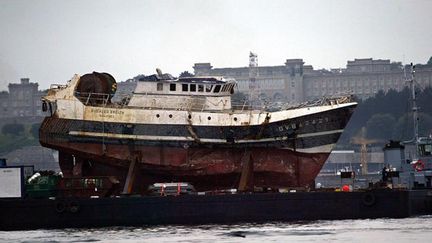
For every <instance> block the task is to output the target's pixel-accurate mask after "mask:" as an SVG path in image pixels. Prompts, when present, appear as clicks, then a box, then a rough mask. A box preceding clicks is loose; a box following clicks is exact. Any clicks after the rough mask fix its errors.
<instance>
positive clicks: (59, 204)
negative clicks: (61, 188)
mask: <svg viewBox="0 0 432 243" xmlns="http://www.w3.org/2000/svg"><path fill="white" fill-rule="evenodd" d="M65 210H66V204H65V202H64V201H57V202H56V203H55V211H56V212H57V213H63V212H64V211H65Z"/></svg>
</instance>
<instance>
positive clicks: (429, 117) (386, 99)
mask: <svg viewBox="0 0 432 243" xmlns="http://www.w3.org/2000/svg"><path fill="white" fill-rule="evenodd" d="M431 100H432V88H430V87H428V88H425V89H424V90H423V91H420V90H418V91H417V106H418V107H419V108H420V112H421V113H420V114H419V121H420V122H419V123H420V124H419V135H420V136H428V135H429V134H431V133H432V106H431V105H430V102H431ZM358 103H359V104H358V106H357V109H356V111H355V112H354V114H353V116H352V117H351V120H350V122H349V123H348V125H347V126H346V128H345V131H344V133H343V134H342V136H341V138H340V139H339V142H338V145H337V147H338V148H339V149H350V148H352V147H351V145H349V144H350V139H351V137H354V136H356V134H358V133H359V132H360V130H361V128H362V127H366V128H367V137H368V138H376V139H381V140H383V141H386V140H389V139H395V140H409V139H412V136H413V130H414V128H413V121H412V111H411V106H412V104H411V98H410V90H409V89H408V88H405V89H404V90H402V91H400V92H397V91H395V90H389V91H388V92H387V93H384V92H382V91H379V92H378V93H377V95H376V96H375V97H373V98H369V99H367V100H365V101H359V102H358Z"/></svg>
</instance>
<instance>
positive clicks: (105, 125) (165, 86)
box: [40, 70, 357, 193]
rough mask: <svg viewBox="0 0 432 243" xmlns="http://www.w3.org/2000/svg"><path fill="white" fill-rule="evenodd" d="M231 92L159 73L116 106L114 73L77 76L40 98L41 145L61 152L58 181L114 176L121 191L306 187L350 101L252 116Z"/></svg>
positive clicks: (211, 81) (229, 82)
mask: <svg viewBox="0 0 432 243" xmlns="http://www.w3.org/2000/svg"><path fill="white" fill-rule="evenodd" d="M235 84H236V82H235V80H233V79H229V78H222V77H187V78H173V77H172V76H171V75H169V74H162V72H160V70H158V74H155V75H151V76H146V77H145V78H143V79H141V80H140V81H139V82H138V83H137V87H136V89H135V91H134V92H133V94H131V96H130V97H129V98H128V99H124V100H122V102H121V103H114V102H111V98H112V97H113V95H114V93H115V90H116V82H115V80H114V78H113V77H112V76H111V75H109V74H107V73H96V72H94V73H90V74H86V75H83V76H81V77H80V76H78V75H75V76H74V77H73V78H72V79H71V80H70V81H69V82H68V83H67V84H66V85H52V86H51V88H50V89H49V91H48V94H47V95H46V96H45V97H43V98H42V102H43V103H42V104H43V106H42V107H43V109H44V110H45V111H47V113H48V115H47V117H46V118H45V119H44V121H43V123H42V125H41V128H40V143H41V144H42V145H43V146H45V147H49V148H52V149H56V150H58V151H59V163H60V168H61V170H62V172H63V175H64V176H65V177H88V176H115V177H117V178H118V180H119V181H120V185H121V186H120V187H122V188H123V193H143V192H144V191H145V189H146V188H147V186H148V185H151V184H153V183H155V182H184V181H187V182H190V183H191V184H192V185H194V187H195V188H196V189H197V190H199V191H204V190H218V189H228V188H239V189H241V190H247V189H248V188H249V189H250V188H251V187H252V188H253V187H254V186H255V187H263V188H281V187H305V186H309V185H313V181H314V179H315V177H316V176H317V174H318V173H319V171H320V169H321V167H322V166H323V164H324V162H325V161H326V159H327V157H328V156H329V154H330V152H331V149H332V146H333V145H334V144H335V143H336V142H337V140H338V138H339V136H340V135H341V133H342V131H343V129H344V127H345V126H346V124H347V123H348V121H349V119H350V117H351V115H352V113H353V111H354V108H355V107H356V105H357V103H355V102H353V101H352V100H351V98H350V97H338V98H334V99H325V100H322V101H321V103H319V104H317V103H315V104H303V105H299V106H297V107H291V108H288V109H281V110H277V111H268V110H265V109H251V107H248V106H246V105H240V106H235V105H234V104H232V103H231V95H232V94H233V93H234V87H235Z"/></svg>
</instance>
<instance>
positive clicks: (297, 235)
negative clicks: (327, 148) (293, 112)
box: [0, 216, 432, 243]
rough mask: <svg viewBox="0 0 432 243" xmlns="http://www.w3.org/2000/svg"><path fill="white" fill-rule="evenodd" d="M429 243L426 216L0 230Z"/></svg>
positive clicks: (18, 234) (106, 237) (32, 236)
mask: <svg viewBox="0 0 432 243" xmlns="http://www.w3.org/2000/svg"><path fill="white" fill-rule="evenodd" d="M97 241H102V242H261V243H263V242H343V243H347V242H370V243H378V242H392V243H397V242H410V243H414V242H429V243H430V242H432V216H423V217H414V218H407V219H373V220H337V221H313V222H296V223H268V224H239V225H201V226H165V227H161V226H159V227H110V228H99V229H65V230H35V231H12V232H5V231H0V242H97Z"/></svg>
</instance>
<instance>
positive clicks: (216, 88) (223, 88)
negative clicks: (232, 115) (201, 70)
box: [128, 77, 236, 111]
mask: <svg viewBox="0 0 432 243" xmlns="http://www.w3.org/2000/svg"><path fill="white" fill-rule="evenodd" d="M235 84H236V82H235V81H234V79H225V78H222V77H187V78H179V79H156V78H147V79H146V78H144V79H143V80H140V81H139V82H138V84H137V87H136V89H135V91H134V93H133V94H132V97H131V99H130V101H129V104H128V106H130V107H143V108H155V109H156V108H157V109H177V110H206V111H220V110H230V109H231V94H233V93H234V86H235Z"/></svg>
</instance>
